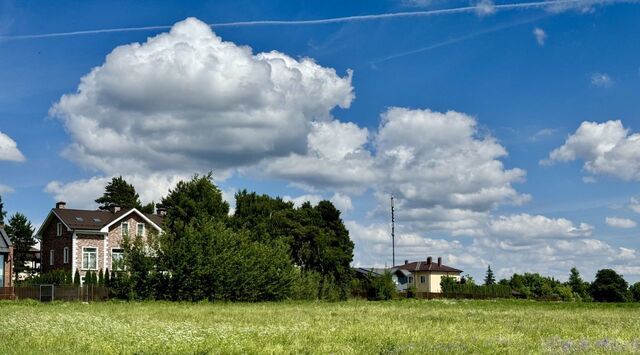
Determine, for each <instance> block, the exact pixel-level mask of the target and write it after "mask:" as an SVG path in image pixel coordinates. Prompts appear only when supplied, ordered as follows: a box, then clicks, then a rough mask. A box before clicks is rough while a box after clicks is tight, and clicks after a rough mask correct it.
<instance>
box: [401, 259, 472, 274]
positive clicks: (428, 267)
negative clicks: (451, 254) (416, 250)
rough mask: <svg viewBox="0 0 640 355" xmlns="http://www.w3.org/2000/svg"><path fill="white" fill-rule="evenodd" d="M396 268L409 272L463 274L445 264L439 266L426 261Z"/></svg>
mask: <svg viewBox="0 0 640 355" xmlns="http://www.w3.org/2000/svg"><path fill="white" fill-rule="evenodd" d="M395 267H396V268H398V269H402V270H407V271H440V272H459V273H461V272H462V270H458V269H455V268H452V267H450V266H447V265H444V264H440V265H438V263H434V262H431V263H428V262H426V261H414V262H412V263H407V264H404V265H398V266H395Z"/></svg>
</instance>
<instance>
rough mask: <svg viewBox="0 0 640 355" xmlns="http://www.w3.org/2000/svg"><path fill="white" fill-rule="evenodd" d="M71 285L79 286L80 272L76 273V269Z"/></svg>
mask: <svg viewBox="0 0 640 355" xmlns="http://www.w3.org/2000/svg"><path fill="white" fill-rule="evenodd" d="M73 284H74V285H76V286H80V271H78V269H76V272H75V273H74V274H73Z"/></svg>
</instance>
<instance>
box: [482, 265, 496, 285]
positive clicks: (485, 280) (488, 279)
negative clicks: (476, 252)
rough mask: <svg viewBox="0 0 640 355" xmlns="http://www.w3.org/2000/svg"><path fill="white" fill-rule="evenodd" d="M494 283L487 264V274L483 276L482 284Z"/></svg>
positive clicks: (491, 272)
mask: <svg viewBox="0 0 640 355" xmlns="http://www.w3.org/2000/svg"><path fill="white" fill-rule="evenodd" d="M495 283H496V278H495V276H493V270H491V265H489V266H488V267H487V274H486V276H485V277H484V284H485V285H495Z"/></svg>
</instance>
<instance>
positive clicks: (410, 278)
mask: <svg viewBox="0 0 640 355" xmlns="http://www.w3.org/2000/svg"><path fill="white" fill-rule="evenodd" d="M409 283H410V284H412V283H413V276H409Z"/></svg>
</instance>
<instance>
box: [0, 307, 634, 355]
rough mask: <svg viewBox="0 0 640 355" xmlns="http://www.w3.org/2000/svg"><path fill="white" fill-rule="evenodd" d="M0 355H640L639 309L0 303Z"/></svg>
mask: <svg viewBox="0 0 640 355" xmlns="http://www.w3.org/2000/svg"><path fill="white" fill-rule="evenodd" d="M0 319H1V322H0V354H38V353H43V354H45V353H46V354H68V353H77V354H90V353H100V354H102V353H107V354H122V353H125V354H126V353H145V354H146V353H149V354H168V353H173V354H206V353H212V354H216V353H223V354H227V353H319V354H330V353H335V354H360V353H365V354H405V353H407V354H411V353H415V354H421V353H434V352H435V353H511V354H521V353H559V352H567V353H572V352H578V353H580V352H586V353H611V352H626V353H640V305H638V304H619V305H615V304H576V303H540V302H527V301H448V300H432V301H416V300H405V301H391V302H366V301H349V302H344V303H261V304H233V303H216V304H212V303H196V304H193V303H164V302H148V303H120V302H107V303H92V304H82V303H53V304H40V303H36V302H9V301H2V302H0Z"/></svg>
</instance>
